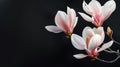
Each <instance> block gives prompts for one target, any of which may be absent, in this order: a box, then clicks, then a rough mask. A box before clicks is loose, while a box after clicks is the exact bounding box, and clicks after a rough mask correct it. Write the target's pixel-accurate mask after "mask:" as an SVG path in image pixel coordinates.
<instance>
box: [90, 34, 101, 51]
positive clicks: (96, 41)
mask: <svg viewBox="0 0 120 67" xmlns="http://www.w3.org/2000/svg"><path fill="white" fill-rule="evenodd" d="M100 41H101V36H100V35H98V34H95V35H94V36H93V37H92V38H91V39H90V42H89V44H88V50H90V51H93V50H94V49H95V48H97V47H98V46H99V45H100V43H101V42H100Z"/></svg>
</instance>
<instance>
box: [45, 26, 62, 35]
mask: <svg viewBox="0 0 120 67" xmlns="http://www.w3.org/2000/svg"><path fill="white" fill-rule="evenodd" d="M45 29H46V30H48V31H49V32H53V33H60V32H62V30H61V29H60V28H58V27H57V26H53V25H49V26H45Z"/></svg>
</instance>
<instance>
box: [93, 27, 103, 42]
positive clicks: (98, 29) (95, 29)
mask: <svg viewBox="0 0 120 67" xmlns="http://www.w3.org/2000/svg"><path fill="white" fill-rule="evenodd" d="M93 31H94V32H95V34H99V35H100V36H101V37H102V39H101V44H102V43H103V41H104V38H105V33H104V29H103V27H98V28H93Z"/></svg>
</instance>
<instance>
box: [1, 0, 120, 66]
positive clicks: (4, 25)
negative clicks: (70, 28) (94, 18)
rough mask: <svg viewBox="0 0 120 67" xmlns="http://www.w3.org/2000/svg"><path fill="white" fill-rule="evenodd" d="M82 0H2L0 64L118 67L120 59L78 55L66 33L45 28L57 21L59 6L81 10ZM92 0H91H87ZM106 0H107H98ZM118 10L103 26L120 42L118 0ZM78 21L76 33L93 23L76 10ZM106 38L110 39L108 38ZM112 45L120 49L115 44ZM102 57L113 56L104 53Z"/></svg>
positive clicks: (64, 8) (63, 9) (103, 0)
mask: <svg viewBox="0 0 120 67" xmlns="http://www.w3.org/2000/svg"><path fill="white" fill-rule="evenodd" d="M82 1H83V0H0V39H1V40H0V65H1V67H101V66H102V67H118V66H120V59H119V60H118V61H117V62H115V63H112V64H107V63H103V62H99V61H92V60H91V59H90V58H85V59H82V60H77V59H75V58H74V57H73V56H72V55H74V54H77V53H79V52H80V51H78V50H77V49H75V48H74V47H73V46H72V45H71V42H70V40H69V39H67V38H65V36H64V33H61V34H54V33H50V32H48V31H47V30H45V28H44V27H45V26H46V25H52V24H53V25H54V24H55V23H54V17H55V15H56V12H57V11H58V10H62V11H65V12H66V8H67V6H69V7H71V8H74V9H75V10H76V12H78V11H83V10H82V6H81V5H82ZM86 1H87V2H89V1H90V0H86ZM99 1H100V2H101V3H102V4H104V3H105V2H106V1H108V0H99ZM115 1H116V4H117V8H116V11H115V12H114V13H113V14H112V15H111V17H110V18H109V19H107V20H106V21H105V23H104V24H103V26H104V27H105V28H104V29H105V30H106V27H107V26H110V27H111V28H112V29H113V30H114V35H113V37H114V38H115V39H116V40H117V41H119V42H120V39H119V38H120V11H119V10H120V4H119V3H120V1H119V0H115ZM77 16H78V17H79V21H78V24H77V26H76V28H75V31H74V33H76V34H79V35H81V33H82V30H83V28H84V27H85V26H88V25H89V26H91V27H93V26H94V25H92V24H91V23H87V22H86V21H85V20H83V19H82V18H81V17H80V16H79V15H78V13H77ZM106 41H107V40H106ZM112 48H113V49H120V47H119V46H117V45H116V44H114V46H112ZM102 56H103V57H105V59H106V58H108V59H109V60H110V59H113V58H114V57H112V56H107V55H105V54H103V55H102Z"/></svg>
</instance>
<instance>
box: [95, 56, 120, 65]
mask: <svg viewBox="0 0 120 67" xmlns="http://www.w3.org/2000/svg"><path fill="white" fill-rule="evenodd" d="M119 58H120V56H118V57H117V58H115V59H114V60H111V61H107V60H103V59H100V58H98V57H96V59H97V60H99V61H101V62H105V63H113V62H115V61H117V60H118V59H119Z"/></svg>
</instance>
